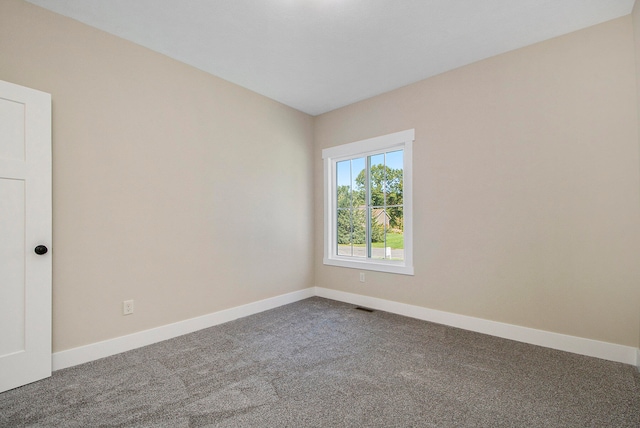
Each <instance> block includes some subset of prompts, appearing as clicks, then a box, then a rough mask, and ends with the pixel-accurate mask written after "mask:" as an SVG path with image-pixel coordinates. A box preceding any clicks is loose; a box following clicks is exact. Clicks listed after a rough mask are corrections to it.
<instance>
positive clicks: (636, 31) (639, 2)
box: [631, 0, 640, 367]
mask: <svg viewBox="0 0 640 428" xmlns="http://www.w3.org/2000/svg"><path fill="white" fill-rule="evenodd" d="M631 19H632V21H633V36H634V39H633V42H634V43H633V46H634V52H635V57H636V94H637V97H638V98H637V100H638V103H637V106H638V127H639V129H640V0H636V2H635V3H634V5H633V11H632V13H631ZM639 132H640V131H639ZM638 144H639V145H640V141H638ZM638 313H640V299H639V301H638ZM639 334H640V332H639ZM639 340H640V339H639ZM638 365H639V367H640V361H638Z"/></svg>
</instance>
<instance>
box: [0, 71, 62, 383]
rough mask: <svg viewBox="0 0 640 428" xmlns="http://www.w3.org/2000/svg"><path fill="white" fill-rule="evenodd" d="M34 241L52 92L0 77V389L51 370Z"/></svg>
mask: <svg viewBox="0 0 640 428" xmlns="http://www.w3.org/2000/svg"><path fill="white" fill-rule="evenodd" d="M37 246H45V247H47V249H49V250H50V249H51V96H50V95H49V94H46V93H44V92H40V91H36V90H33V89H29V88H24V87H22V86H18V85H14V84H11V83H7V82H3V81H0V392H2V391H6V390H8V389H12V388H16V387H18V386H21V385H24V384H27V383H29V382H34V381H36V380H40V379H43V378H45V377H48V376H51V251H47V252H46V253H45V254H36V252H35V248H36V247H37ZM43 251H44V248H39V249H38V252H40V253H42V252H43Z"/></svg>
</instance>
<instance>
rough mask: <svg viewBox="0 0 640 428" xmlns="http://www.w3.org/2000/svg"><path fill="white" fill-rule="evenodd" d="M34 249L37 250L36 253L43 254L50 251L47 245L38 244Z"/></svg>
mask: <svg viewBox="0 0 640 428" xmlns="http://www.w3.org/2000/svg"><path fill="white" fill-rule="evenodd" d="M33 251H35V252H36V254H38V255H40V256H41V255H43V254H46V253H47V251H49V249H48V248H47V247H45V246H44V245H38V246H37V247H36V248H35V249H34V250H33Z"/></svg>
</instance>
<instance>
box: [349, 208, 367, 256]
mask: <svg viewBox="0 0 640 428" xmlns="http://www.w3.org/2000/svg"><path fill="white" fill-rule="evenodd" d="M352 218H353V230H352V241H353V254H352V255H353V256H354V257H367V245H366V243H367V216H366V210H365V209H364V208H359V209H354V210H353V217H352Z"/></svg>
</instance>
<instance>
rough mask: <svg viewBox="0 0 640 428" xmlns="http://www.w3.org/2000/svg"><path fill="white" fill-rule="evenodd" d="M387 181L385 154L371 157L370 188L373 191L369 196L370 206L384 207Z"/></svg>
mask: <svg viewBox="0 0 640 428" xmlns="http://www.w3.org/2000/svg"><path fill="white" fill-rule="evenodd" d="M385 180H386V174H385V168H384V153H381V154H379V155H374V156H369V186H370V189H371V190H370V191H371V194H370V195H369V201H370V202H369V204H370V205H377V206H382V205H384V203H385V202H384V188H385Z"/></svg>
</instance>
